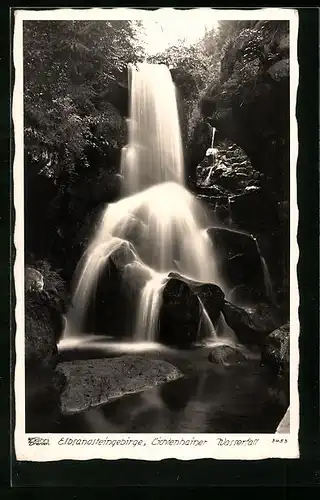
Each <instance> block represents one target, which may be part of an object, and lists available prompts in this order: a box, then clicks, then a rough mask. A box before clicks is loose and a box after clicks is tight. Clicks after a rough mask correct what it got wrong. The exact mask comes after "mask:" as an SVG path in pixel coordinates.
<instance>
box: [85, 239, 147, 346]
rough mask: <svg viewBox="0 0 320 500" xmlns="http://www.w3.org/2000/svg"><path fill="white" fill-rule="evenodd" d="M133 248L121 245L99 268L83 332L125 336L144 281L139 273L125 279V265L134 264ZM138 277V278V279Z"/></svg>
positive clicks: (128, 245) (125, 244)
mask: <svg viewBox="0 0 320 500" xmlns="http://www.w3.org/2000/svg"><path fill="white" fill-rule="evenodd" d="M135 258H136V257H135V254H134V251H133V249H132V246H131V245H130V244H128V243H127V242H123V244H121V245H120V246H119V247H118V248H117V249H115V250H114V252H113V253H112V254H111V256H110V257H109V259H108V260H107V262H106V264H105V266H104V268H102V269H101V271H100V274H99V277H98V281H97V285H96V287H95V288H94V289H93V290H92V295H91V297H90V301H89V304H88V308H87V311H86V314H85V319H84V330H85V331H87V332H94V333H95V334H102V335H117V337H118V338H121V337H125V336H126V333H127V331H128V329H129V326H130V325H129V322H130V321H131V320H130V318H132V317H133V314H134V308H135V307H136V296H137V293H139V289H140V288H141V286H142V285H143V283H144V282H145V279H144V277H143V276H142V277H141V275H140V273H139V272H137V273H135V276H132V279H130V277H129V279H126V280H124V275H125V273H127V266H128V264H129V265H130V264H133V263H134V261H135ZM140 278H141V279H140Z"/></svg>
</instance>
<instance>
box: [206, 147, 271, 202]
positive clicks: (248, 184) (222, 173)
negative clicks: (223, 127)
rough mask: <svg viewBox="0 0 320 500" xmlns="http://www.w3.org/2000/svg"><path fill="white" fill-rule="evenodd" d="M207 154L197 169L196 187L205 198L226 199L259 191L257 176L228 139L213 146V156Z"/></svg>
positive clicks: (240, 151) (243, 154)
mask: <svg viewBox="0 0 320 500" xmlns="http://www.w3.org/2000/svg"><path fill="white" fill-rule="evenodd" d="M209 153H210V150H207V152H206V156H205V157H204V159H203V160H202V161H201V162H200V163H199V165H198V167H197V186H198V187H199V188H201V192H204V193H206V194H210V193H212V194H218V193H217V187H219V191H220V196H221V197H223V196H225V197H227V196H231V195H236V194H238V195H240V194H244V193H246V191H248V190H250V189H259V180H260V177H261V174H260V172H259V171H256V170H254V169H253V168H252V166H251V162H250V159H249V158H248V156H247V155H246V154H245V153H244V151H243V150H242V149H241V148H240V147H239V146H238V145H237V144H234V143H233V142H232V141H230V140H228V139H224V140H220V141H215V142H214V155H210V154H209Z"/></svg>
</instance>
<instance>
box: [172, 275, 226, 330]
mask: <svg viewBox="0 0 320 500" xmlns="http://www.w3.org/2000/svg"><path fill="white" fill-rule="evenodd" d="M169 277H170V278H174V279H178V280H181V281H183V282H184V283H186V284H187V285H188V286H189V288H190V290H191V291H192V292H193V293H195V294H196V295H197V297H198V298H199V299H200V301H201V303H202V304H203V306H204V308H205V310H206V312H207V313H208V315H209V317H210V320H211V321H212V323H213V324H215V323H216V322H217V320H218V318H219V316H220V312H221V309H222V306H223V303H224V298H225V295H224V292H223V291H222V290H221V288H220V287H219V286H218V285H214V284H213V283H203V282H199V281H195V280H191V279H190V278H186V277H185V276H183V275H181V274H179V273H175V272H171V273H169Z"/></svg>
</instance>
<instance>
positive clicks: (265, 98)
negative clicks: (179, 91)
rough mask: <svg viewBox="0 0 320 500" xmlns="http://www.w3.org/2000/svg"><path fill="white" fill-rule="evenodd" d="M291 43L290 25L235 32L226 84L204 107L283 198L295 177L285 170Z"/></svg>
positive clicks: (212, 89) (211, 91)
mask: <svg viewBox="0 0 320 500" xmlns="http://www.w3.org/2000/svg"><path fill="white" fill-rule="evenodd" d="M287 40H288V23H286V22H272V21H266V22H263V23H260V22H259V23H256V25H252V26H251V27H247V28H245V29H240V30H238V31H235V33H234V36H233V37H232V39H231V40H230V43H229V44H228V45H227V46H226V47H225V49H224V52H223V57H222V61H221V72H220V79H217V80H216V81H214V82H212V84H211V85H209V87H208V89H207V92H206V94H205V96H204V97H203V99H202V101H201V103H200V108H201V114H202V118H203V120H205V121H206V122H209V123H211V125H213V126H214V127H216V129H217V130H218V131H219V134H221V137H223V136H224V137H227V138H229V139H230V140H231V141H233V142H234V143H236V144H238V145H239V146H240V148H241V149H242V150H243V151H245V152H246V154H247V155H248V157H249V158H250V160H251V164H252V167H253V168H254V169H256V170H258V171H260V172H262V173H265V174H266V175H267V176H268V178H270V179H272V184H273V186H274V187H275V188H276V190H277V192H279V193H280V192H281V189H279V182H280V185H281V187H283V188H284V187H286V188H287V187H288V184H287V183H288V172H289V171H288V170H287V169H285V168H284V162H285V164H286V165H287V166H288V161H289V116H288V109H289V107H288V103H289V65H288V44H287ZM194 133H196V131H195V132H194ZM207 147H209V146H208V145H207V146H206V148H207ZM198 155H199V156H198V160H197V162H195V159H196V158H195V157H193V158H192V159H191V161H192V162H193V167H191V165H190V168H191V170H192V169H193V171H194V172H195V170H194V169H195V168H196V165H197V164H199V162H200V161H201V160H202V158H203V157H204V151H203V150H200V149H198ZM286 170H287V171H286Z"/></svg>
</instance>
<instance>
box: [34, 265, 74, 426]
mask: <svg viewBox="0 0 320 500" xmlns="http://www.w3.org/2000/svg"><path fill="white" fill-rule="evenodd" d="M51 275H53V276H54V277H55V279H56V276H57V274H56V273H52V272H51ZM50 285H51V286H50ZM63 311H64V306H63V304H62V301H61V299H60V298H59V297H58V296H57V291H56V289H55V287H54V285H53V283H52V282H50V275H47V276H46V275H43V274H42V272H41V271H39V270H37V269H35V268H28V269H27V270H26V293H25V370H26V372H25V375H26V377H25V383H26V428H27V431H28V432H48V430H50V429H51V428H52V426H53V425H54V422H55V421H56V420H57V419H59V415H60V394H61V391H62V388H63V386H64V382H65V377H64V376H63V374H61V373H60V372H59V371H57V369H56V366H57V362H58V351H57V342H58V340H59V338H60V337H61V334H62V330H63V319H62V313H63Z"/></svg>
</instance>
